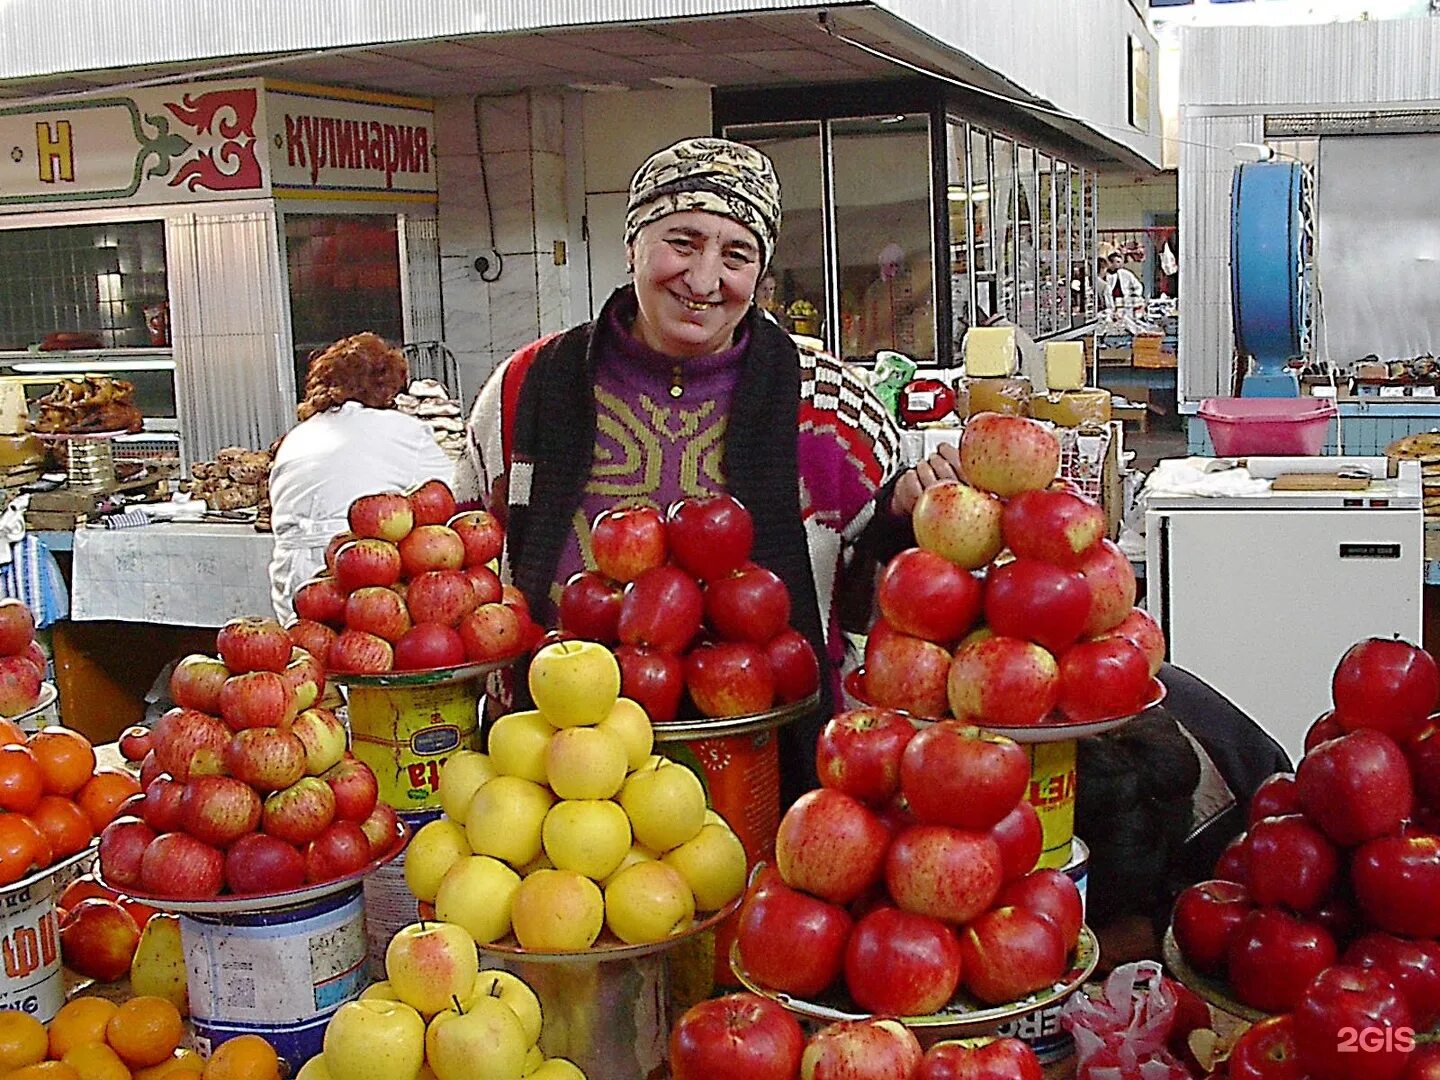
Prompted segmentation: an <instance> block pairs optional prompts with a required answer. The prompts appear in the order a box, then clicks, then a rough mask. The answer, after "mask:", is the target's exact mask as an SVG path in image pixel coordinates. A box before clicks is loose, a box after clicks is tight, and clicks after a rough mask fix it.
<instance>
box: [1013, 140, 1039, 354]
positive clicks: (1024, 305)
mask: <svg viewBox="0 0 1440 1080" xmlns="http://www.w3.org/2000/svg"><path fill="white" fill-rule="evenodd" d="M1015 188H1016V207H1017V209H1016V212H1015V233H1016V237H1017V239H1018V241H1019V252H1018V254H1017V256H1016V261H1015V289H1016V296H1017V299H1018V304H1017V310H1018V311H1019V314H1018V315H1017V316H1016V319H1015V321H1016V322H1017V323H1019V324H1020V326H1021V327H1023V328H1024V330H1025V332H1026V333H1028V334H1030V335H1031V336H1032V337H1033V336H1034V335H1035V333H1036V328H1035V322H1036V318H1035V151H1034V150H1033V149H1031V148H1030V147H1028V146H1022V147H1020V148H1019V150H1018V153H1017V164H1016V167H1015Z"/></svg>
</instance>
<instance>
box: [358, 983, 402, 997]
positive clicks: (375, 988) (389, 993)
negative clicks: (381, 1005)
mask: <svg viewBox="0 0 1440 1080" xmlns="http://www.w3.org/2000/svg"><path fill="white" fill-rule="evenodd" d="M371 998H374V999H377V1000H379V1001H399V1000H400V995H399V994H397V993H396V992H395V988H394V987H393V986H391V985H390V980H389V979H386V980H385V981H384V982H378V983H371V984H370V985H369V986H367V987H365V989H364V990H361V991H360V1000H361V1001H368V1000H369V999H371Z"/></svg>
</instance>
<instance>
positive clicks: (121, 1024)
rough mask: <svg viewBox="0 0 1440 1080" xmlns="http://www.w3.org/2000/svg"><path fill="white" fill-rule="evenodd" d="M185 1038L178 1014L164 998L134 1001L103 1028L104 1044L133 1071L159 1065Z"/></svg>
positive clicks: (127, 1003) (119, 1010) (137, 998)
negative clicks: (138, 1067)
mask: <svg viewBox="0 0 1440 1080" xmlns="http://www.w3.org/2000/svg"><path fill="white" fill-rule="evenodd" d="M184 1034H185V1024H184V1021H182V1020H181V1019H180V1012H179V1010H178V1009H176V1008H175V1006H174V1005H171V1004H170V1002H168V1001H166V1000H165V999H164V998H158V997H151V996H141V997H133V998H131V999H130V1000H129V1001H127V1002H125V1004H123V1005H121V1006H120V1008H119V1009H117V1010H116V1012H115V1015H114V1016H112V1017H111V1018H110V1022H109V1023H108V1024H106V1025H105V1040H106V1041H107V1042H108V1043H109V1044H110V1047H111V1049H113V1050H114V1051H115V1052H116V1053H117V1054H119V1055H120V1058H121V1060H122V1061H124V1062H125V1064H126V1065H129V1066H130V1067H131V1068H132V1069H133V1068H136V1067H137V1066H140V1065H159V1064H160V1063H161V1062H162V1061H164V1060H165V1059H166V1058H168V1057H169V1056H170V1055H171V1054H173V1053H174V1052H175V1048H176V1047H177V1046H179V1045H180V1039H181V1037H182V1036H183V1035H184Z"/></svg>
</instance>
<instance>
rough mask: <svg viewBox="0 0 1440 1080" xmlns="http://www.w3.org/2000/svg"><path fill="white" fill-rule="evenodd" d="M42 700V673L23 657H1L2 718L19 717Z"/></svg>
mask: <svg viewBox="0 0 1440 1080" xmlns="http://www.w3.org/2000/svg"><path fill="white" fill-rule="evenodd" d="M39 700H40V672H39V671H37V670H36V669H35V665H34V664H32V663H31V662H30V661H29V660H28V659H26V658H25V657H23V656H0V716H17V715H18V714H20V713H22V712H25V711H26V710H27V709H31V708H33V707H34V706H35V703H36V702H37V701H39Z"/></svg>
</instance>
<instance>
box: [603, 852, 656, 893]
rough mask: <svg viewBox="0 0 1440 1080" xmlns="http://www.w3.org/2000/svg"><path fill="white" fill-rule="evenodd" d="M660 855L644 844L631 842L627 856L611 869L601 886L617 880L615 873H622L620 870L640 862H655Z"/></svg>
mask: <svg viewBox="0 0 1440 1080" xmlns="http://www.w3.org/2000/svg"><path fill="white" fill-rule="evenodd" d="M659 857H660V856H659V855H656V854H655V852H653V851H651V850H650V849H649V848H648V847H646V846H645V845H644V844H631V845H630V850H629V851H627V852H626V853H625V857H624V858H623V859H621V860H620V865H619V866H617V867H616V868H615V869H614V870H612V871H610V874H609V876H608V877H606V878H605V879H604V880H602V881H601V882H600V887H601V888H602V889H603V888H605V886H606V885H609V884H610V882H612V881H614V880H615V875H616V874H618V873H620V871H622V870H626V869H629V868H630V867H632V866H634V865H635V864H636V863H639V862H653V861H654V860H656V859H658V858H659Z"/></svg>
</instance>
